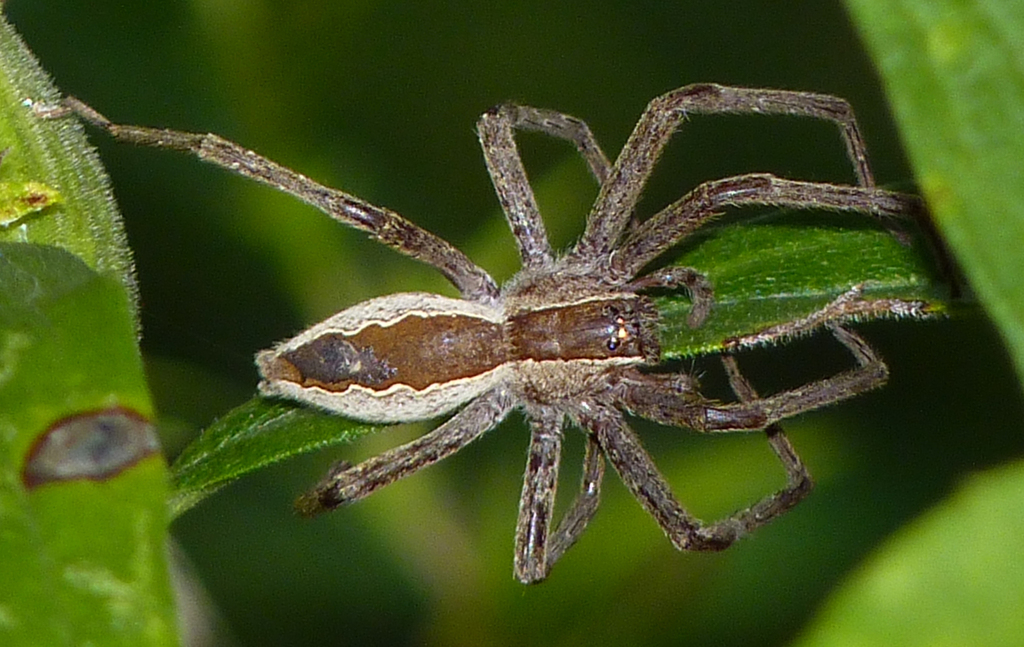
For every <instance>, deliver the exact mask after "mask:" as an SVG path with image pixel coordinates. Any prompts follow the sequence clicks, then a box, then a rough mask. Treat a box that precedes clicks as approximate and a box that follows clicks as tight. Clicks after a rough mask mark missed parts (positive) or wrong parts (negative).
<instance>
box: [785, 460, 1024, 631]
mask: <svg viewBox="0 0 1024 647" xmlns="http://www.w3.org/2000/svg"><path fill="white" fill-rule="evenodd" d="M1022 506H1024V462H1019V461H1018V462H1016V463H1013V464H1011V465H1008V466H1005V467H1002V468H1000V469H997V470H992V471H991V472H989V473H985V474H980V475H977V476H974V477H971V479H970V480H969V481H967V482H966V483H964V484H963V485H962V486H961V487H960V488H959V490H958V491H957V492H956V493H955V494H954V495H953V496H952V497H950V498H949V499H947V500H945V501H943V502H942V503H941V504H940V505H938V506H937V507H936V508H934V509H933V510H932V511H931V512H929V513H928V514H926V515H925V516H924V517H922V518H921V519H918V520H917V521H916V522H914V523H913V524H911V525H910V526H908V527H906V528H904V529H902V530H901V531H900V532H899V534H898V535H896V536H895V537H894V538H893V539H892V541H890V542H889V544H888V545H887V546H884V547H883V548H882V549H881V550H880V551H878V553H876V554H875V556H874V557H873V558H871V559H869V560H868V561H867V562H866V563H865V564H864V565H863V566H862V567H861V569H860V571H859V572H858V573H856V574H855V575H854V576H853V577H851V578H850V579H849V580H848V581H847V583H846V584H845V585H844V586H843V588H842V589H840V590H839V591H838V592H837V593H836V594H835V595H834V596H832V598H831V599H830V600H829V601H828V602H827V603H826V605H825V607H824V608H823V609H822V610H821V612H820V613H819V614H818V616H817V618H816V619H815V620H814V622H813V623H812V624H811V625H810V626H809V627H808V629H807V630H806V632H805V633H804V636H803V637H802V638H801V639H800V640H798V641H797V642H796V645H799V646H800V647H814V646H816V645H828V646H829V647H844V646H845V645H904V646H906V647H911V646H914V645H922V646H923V645H979V646H980V645H984V646H985V647H995V646H997V645H1006V647H1011V646H1013V645H1019V644H1020V640H1021V636H1024V614H1022V613H1021V609H1022V608H1024V560H1022V559H1021V555H1024V515H1021V514H1019V511H1020V509H1021V507H1022Z"/></svg>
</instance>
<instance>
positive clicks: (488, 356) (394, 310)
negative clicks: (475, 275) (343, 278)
mask: <svg viewBox="0 0 1024 647" xmlns="http://www.w3.org/2000/svg"><path fill="white" fill-rule="evenodd" d="M508 357H509V351H508V344H507V343H506V335H505V326H504V322H503V318H502V313H501V312H500V311H498V310H497V309H495V308H491V307H488V306H484V305H480V304H477V303H474V302H471V301H465V300H462V299H453V298H450V297H443V296H440V295H436V294H429V293H402V294H392V295H388V296H384V297H379V298H376V299H371V300H369V301H365V302H363V303H360V304H358V305H355V306H352V307H351V308H348V309H347V310H343V311H341V312H339V313H338V314H336V315H334V316H333V317H331V318H329V319H327V320H326V321H324V322H322V323H319V324H317V325H316V326H313V327H312V328H310V329H309V330H307V331H305V332H303V333H302V334H300V335H298V336H297V337H294V338H293V339H290V340H287V341H285V342H282V343H281V344H278V345H277V346H276V347H275V348H273V349H271V350H268V351H264V352H262V353H260V354H259V355H258V356H257V359H256V363H257V365H258V367H259V370H260V375H261V376H262V377H263V380H262V381H261V382H260V387H259V388H260V392H261V393H263V394H265V395H277V396H282V397H287V398H291V399H295V400H299V401H301V402H307V403H310V404H314V405H316V406H319V407H321V408H323V409H327V410H329V411H333V412H336V413H340V414H342V415H346V416H349V417H352V418H358V419H361V420H367V421H370V422H404V421H411V420H422V419H427V418H433V417H435V416H439V415H443V414H445V413H447V412H449V411H451V410H453V409H455V408H457V407H458V406H459V405H461V404H464V403H465V402H468V401H469V400H471V399H473V398H475V397H477V396H478V395H480V394H481V393H483V392H485V391H487V390H489V389H490V388H492V387H493V386H494V385H495V384H497V383H498V381H500V379H501V377H502V375H503V373H504V369H505V368H506V367H507V364H508Z"/></svg>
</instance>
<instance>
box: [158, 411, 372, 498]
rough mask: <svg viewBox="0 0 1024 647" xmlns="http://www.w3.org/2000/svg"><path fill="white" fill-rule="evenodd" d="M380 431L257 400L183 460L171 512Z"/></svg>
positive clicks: (212, 430)
mask: <svg viewBox="0 0 1024 647" xmlns="http://www.w3.org/2000/svg"><path fill="white" fill-rule="evenodd" d="M379 428H380V427H378V426H374V425H367V424H363V423H360V422H356V421H353V420H347V419H345V418H342V417H340V416H330V415H325V414H322V413H318V412H316V411H313V410H312V409H309V408H308V407H300V406H297V405H294V404H288V403H285V402H270V401H268V400H264V399H261V398H254V399H252V400H250V401H249V402H247V403H245V404H243V405H241V406H239V407H237V408H236V409H234V410H232V411H230V412H228V413H227V414H225V415H224V416H223V417H222V418H219V419H218V420H217V421H216V422H214V423H213V424H212V425H210V426H209V427H207V428H206V429H205V430H204V431H203V434H202V435H201V436H200V437H199V438H198V439H196V441H195V442H193V443H192V444H190V445H189V446H188V447H187V448H186V449H185V451H183V452H182V453H181V455H180V456H178V459H177V460H176V461H175V462H174V465H173V470H172V472H173V474H174V485H175V491H174V496H173V497H171V513H172V514H173V515H174V516H178V515H179V514H181V513H182V512H185V511H186V510H188V509H189V508H191V507H192V506H193V505H195V504H196V503H198V502H199V501H201V500H202V499H204V498H206V497H207V496H209V495H211V494H213V493H214V492H216V491H217V490H219V489H220V488H221V487H223V486H224V485H227V484H228V483H230V482H231V481H234V480H235V479H237V478H239V477H241V476H244V475H246V474H248V473H250V472H252V471H255V470H257V469H260V468H262V467H267V466H268V465H272V464H274V463H277V462H279V461H282V460H285V459H287V458H291V457H292V456H297V455H299V454H305V453H307V452H312V451H317V450H320V449H325V448H327V447H331V446H333V445H337V444H339V443H349V442H352V441H354V440H355V439H357V438H359V437H360V436H363V435H365V434H367V433H370V432H372V431H374V430H376V429H379Z"/></svg>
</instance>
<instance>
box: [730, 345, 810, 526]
mask: <svg viewBox="0 0 1024 647" xmlns="http://www.w3.org/2000/svg"><path fill="white" fill-rule="evenodd" d="M722 365H723V366H724V367H725V372H726V374H727V375H728V376H729V384H730V385H731V386H732V390H733V392H734V393H736V395H737V396H738V397H739V399H740V400H741V401H745V402H746V401H751V400H756V399H758V397H759V396H758V395H757V391H755V390H754V387H753V386H751V384H750V382H748V381H747V378H745V377H743V375H742V374H741V373H740V370H739V366H737V364H736V358H735V357H733V356H732V355H724V356H723V357H722ZM764 431H765V434H766V435H767V437H768V445H769V446H770V447H771V448H772V451H773V452H775V455H776V456H777V457H778V458H779V461H780V462H781V463H782V466H783V468H785V470H786V485H785V487H783V488H782V489H781V490H779V491H777V492H775V493H773V494H769V495H768V496H766V497H764V498H763V499H761V500H760V501H758V502H757V503H755V504H754V505H752V506H750V507H749V508H747V509H746V510H741V511H740V512H737V513H736V514H734V515H732V517H731V519H734V520H736V521H738V522H739V523H740V525H741V526H742V527H743V531H744V532H745V533H749V532H752V531H753V530H755V529H757V528H759V527H761V526H763V525H765V524H767V523H768V522H769V521H771V520H772V519H774V518H775V517H778V516H779V515H781V514H783V513H785V512H788V511H789V510H791V509H792V508H793V506H795V505H796V504H798V503H800V502H801V501H803V500H804V499H805V498H806V497H807V495H808V494H810V493H811V490H812V489H813V488H814V481H813V480H812V479H811V475H810V473H808V471H807V467H806V466H805V465H804V463H803V461H802V460H800V457H799V456H798V455H797V453H796V449H794V448H793V444H792V443H790V442H789V438H787V437H786V433H785V431H783V429H782V425H780V424H779V423H777V422H775V423H772V424H770V425H768V427H767V428H766V429H765V430H764Z"/></svg>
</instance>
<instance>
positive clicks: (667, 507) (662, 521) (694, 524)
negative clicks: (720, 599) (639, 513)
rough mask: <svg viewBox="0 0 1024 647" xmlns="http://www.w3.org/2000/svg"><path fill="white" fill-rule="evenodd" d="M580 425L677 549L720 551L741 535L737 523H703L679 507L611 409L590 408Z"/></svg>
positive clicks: (623, 421)
mask: <svg viewBox="0 0 1024 647" xmlns="http://www.w3.org/2000/svg"><path fill="white" fill-rule="evenodd" d="M580 423H581V424H582V425H583V426H584V427H585V428H587V429H589V430H590V431H591V433H593V434H594V436H595V437H596V438H597V442H598V444H600V445H601V449H602V450H603V451H604V455H605V456H606V457H607V458H608V460H609V462H611V464H612V467H614V468H615V471H616V472H618V474H619V477H620V478H621V479H622V482H623V483H624V484H625V485H626V487H627V488H628V489H629V491H630V492H632V493H633V496H634V497H636V499H637V501H639V502H640V505H641V506H643V508H644V509H645V510H647V512H648V513H650V515H651V516H653V517H654V519H655V520H656V521H657V522H658V525H659V526H661V528H662V530H664V531H665V534H666V535H667V536H668V538H669V540H670V541H671V542H672V545H673V546H675V547H676V548H678V549H679V550H722V549H724V548H726V547H728V546H729V544H731V543H732V542H733V541H735V540H736V539H737V538H738V537H739V534H740V532H741V528H740V526H739V524H738V523H735V522H734V523H721V524H716V525H714V526H709V527H705V526H704V524H703V523H702V522H701V521H700V520H699V519H697V518H695V517H693V516H692V515H691V514H690V513H688V512H687V511H686V509H684V508H683V506H682V505H680V503H679V501H678V500H676V498H675V496H674V495H673V494H672V490H671V489H670V488H669V485H668V482H667V481H666V480H665V477H663V476H662V475H661V473H660V472H658V468H657V467H656V466H655V465H654V461H653V460H651V457H650V455H648V453H647V451H646V450H644V448H643V446H642V445H641V444H640V439H639V438H637V437H636V434H634V433H633V431H632V430H630V428H629V426H628V425H626V421H625V419H624V418H623V416H622V414H621V413H619V412H618V411H617V410H615V409H611V408H608V407H601V406H591V407H590V412H588V413H587V414H586V415H583V416H581V417H580Z"/></svg>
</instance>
